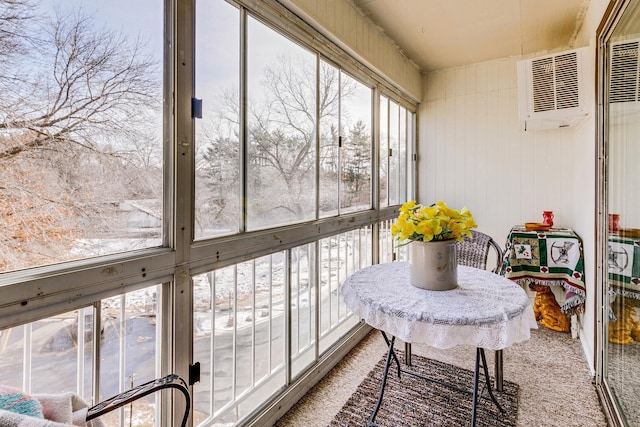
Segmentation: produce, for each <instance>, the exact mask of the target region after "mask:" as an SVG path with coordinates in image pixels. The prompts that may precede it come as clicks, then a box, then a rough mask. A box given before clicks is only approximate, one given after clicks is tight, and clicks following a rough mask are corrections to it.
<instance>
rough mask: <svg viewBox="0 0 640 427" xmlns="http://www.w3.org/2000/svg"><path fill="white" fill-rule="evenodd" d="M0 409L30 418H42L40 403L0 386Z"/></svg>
mask: <svg viewBox="0 0 640 427" xmlns="http://www.w3.org/2000/svg"><path fill="white" fill-rule="evenodd" d="M0 409H4V410H7V411H10V412H15V413H18V414H22V415H28V416H31V417H36V418H44V416H43V415H42V405H41V404H40V402H38V401H37V400H36V399H34V398H33V397H31V396H29V395H27V394H24V393H22V392H21V391H20V390H18V389H15V388H13V387H9V386H4V385H0Z"/></svg>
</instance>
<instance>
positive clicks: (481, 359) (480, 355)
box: [367, 331, 504, 427]
mask: <svg viewBox="0 0 640 427" xmlns="http://www.w3.org/2000/svg"><path fill="white" fill-rule="evenodd" d="M380 332H382V336H383V337H384V340H385V342H386V343H387V346H388V347H389V348H388V351H387V359H386V362H385V365H384V372H383V374H382V383H381V384H380V392H379V393H378V400H377V402H376V406H375V408H374V409H373V413H372V414H371V417H370V418H369V422H368V423H367V427H378V425H377V424H376V423H375V419H376V417H377V416H378V411H379V410H380V406H381V405H382V398H383V397H384V389H385V387H386V385H387V377H388V375H389V368H390V367H391V360H392V359H393V360H394V361H395V363H396V366H397V369H398V377H400V374H401V372H404V373H405V374H408V375H411V376H414V377H418V378H422V379H424V380H427V381H431V382H434V383H438V384H441V385H444V386H446V387H449V388H451V389H454V390H458V391H461V392H464V393H470V394H472V395H473V404H472V409H471V426H472V427H475V425H476V411H477V406H478V400H479V399H480V398H481V396H482V393H481V392H479V387H480V365H481V364H482V370H483V373H484V382H485V386H486V387H487V391H488V392H489V397H490V398H491V400H492V401H493V403H494V404H495V405H496V407H497V408H498V409H499V410H500V412H503V413H504V409H502V406H500V404H499V403H498V401H497V400H496V397H495V396H494V395H493V390H492V386H491V378H490V377H489V369H488V368H487V359H486V357H485V354H484V349H483V348H480V347H477V348H476V361H475V369H474V373H473V391H469V390H468V389H467V390H464V389H461V388H458V387H456V386H454V385H452V384H447V383H444V382H441V381H438V380H436V379H433V378H429V377H425V376H423V375H420V374H418V373H416V372H412V371H408V370H404V369H401V368H400V361H399V360H398V357H397V355H396V353H395V351H394V350H393V346H394V344H395V340H396V337H395V336H392V337H391V339H389V338H388V337H387V335H386V334H385V333H384V332H383V331H380ZM405 345H408V343H405ZM405 348H406V347H405ZM410 349H411V347H409V350H410ZM500 362H502V361H500ZM497 363H498V362H497V360H496V364H497ZM496 382H497V378H496Z"/></svg>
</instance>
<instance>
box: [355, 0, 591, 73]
mask: <svg viewBox="0 0 640 427" xmlns="http://www.w3.org/2000/svg"><path fill="white" fill-rule="evenodd" d="M352 1H353V2H354V4H355V5H356V6H357V7H359V8H360V9H361V10H362V12H363V13H364V15H365V16H367V17H368V18H369V19H370V20H371V21H372V22H373V23H375V24H376V25H378V26H379V27H380V28H381V29H382V30H383V31H384V32H385V33H386V34H387V36H388V37H389V38H391V39H392V40H393V41H394V42H395V43H396V44H397V45H398V47H399V48H400V49H401V50H402V51H403V52H404V54H405V55H406V56H407V57H409V58H410V59H411V60H412V61H413V62H415V63H416V64H417V65H418V66H419V67H420V69H421V71H433V70H439V69H443V68H450V67H455V66H459V65H465V64H472V63H476V62H483V61H488V60H491V59H496V58H505V57H509V56H513V55H525V54H529V53H536V52H542V51H546V50H552V49H556V48H559V47H562V48H567V47H573V42H574V40H575V36H576V34H577V32H578V30H579V29H580V26H581V24H582V20H583V18H584V14H585V12H586V9H587V7H588V5H589V1H590V0H352ZM576 47H578V46H576Z"/></svg>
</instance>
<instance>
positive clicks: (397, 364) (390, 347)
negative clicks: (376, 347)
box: [380, 331, 402, 378]
mask: <svg viewBox="0 0 640 427" xmlns="http://www.w3.org/2000/svg"><path fill="white" fill-rule="evenodd" d="M380 332H382V337H383V338H384V340H385V342H386V343H387V347H389V349H390V350H391V356H392V357H393V360H395V362H396V367H397V368H398V378H400V372H402V369H400V361H399V360H398V356H397V355H396V352H395V351H393V344H392V341H389V338H387V334H385V333H384V331H380ZM393 339H394V340H395V337H393Z"/></svg>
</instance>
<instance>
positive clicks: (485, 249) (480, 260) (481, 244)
mask: <svg viewBox="0 0 640 427" xmlns="http://www.w3.org/2000/svg"><path fill="white" fill-rule="evenodd" d="M471 235H472V236H473V238H472V239H469V238H468V237H466V236H465V238H464V241H462V242H456V258H457V261H458V264H460V265H466V266H468V267H475V268H479V269H482V270H486V269H487V259H488V257H489V250H490V248H493V250H494V251H495V255H496V266H495V268H493V269H492V270H491V271H493V272H494V273H496V274H500V270H501V269H502V249H500V246H499V245H498V244H497V243H496V242H495V240H493V239H492V238H491V236H489V235H487V234H484V233H481V232H479V231H476V230H471Z"/></svg>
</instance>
